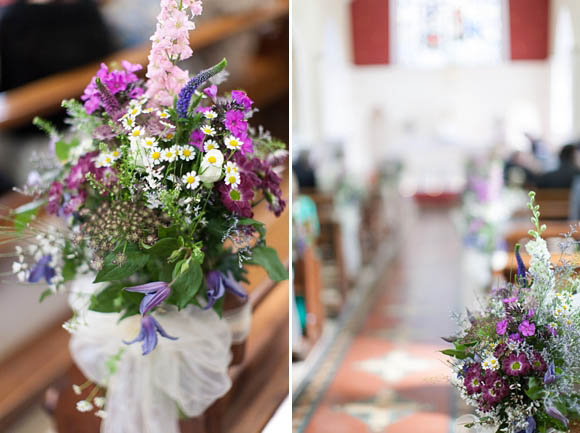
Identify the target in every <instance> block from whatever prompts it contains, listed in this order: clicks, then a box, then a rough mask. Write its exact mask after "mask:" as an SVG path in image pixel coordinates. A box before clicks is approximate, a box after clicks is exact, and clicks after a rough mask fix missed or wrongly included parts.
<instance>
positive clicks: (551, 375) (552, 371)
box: [544, 362, 560, 385]
mask: <svg viewBox="0 0 580 433" xmlns="http://www.w3.org/2000/svg"><path fill="white" fill-rule="evenodd" d="M559 378H560V375H559V374H556V367H555V366H554V362H551V363H550V365H548V369H547V370H546V373H545V374H544V383H545V384H546V385H549V384H551V383H554V382H555V381H557V380H558V379H559Z"/></svg>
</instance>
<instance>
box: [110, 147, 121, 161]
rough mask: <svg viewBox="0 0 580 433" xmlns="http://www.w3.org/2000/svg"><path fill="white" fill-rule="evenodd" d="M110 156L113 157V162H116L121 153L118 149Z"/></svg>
mask: <svg viewBox="0 0 580 433" xmlns="http://www.w3.org/2000/svg"><path fill="white" fill-rule="evenodd" d="M111 156H112V157H113V161H116V160H118V159H119V158H120V157H121V151H120V150H119V149H116V150H113V151H112V152H111Z"/></svg>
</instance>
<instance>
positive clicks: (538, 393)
mask: <svg viewBox="0 0 580 433" xmlns="http://www.w3.org/2000/svg"><path fill="white" fill-rule="evenodd" d="M525 392H526V395H527V396H528V397H530V398H531V399H532V400H539V399H540V398H541V397H542V395H543V389H542V386H541V382H540V380H539V379H538V378H537V377H535V376H533V377H530V378H529V380H528V389H527V390H526V391H525Z"/></svg>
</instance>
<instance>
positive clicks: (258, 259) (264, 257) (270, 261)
mask: <svg viewBox="0 0 580 433" xmlns="http://www.w3.org/2000/svg"><path fill="white" fill-rule="evenodd" d="M248 263H250V264H253V265H258V266H262V267H263V268H264V269H265V270H266V272H267V273H268V276H269V277H270V279H271V280H272V281H275V282H279V281H284V280H287V279H288V271H287V270H286V268H285V267H284V265H283V264H282V262H281V261H280V258H279V257H278V253H277V252H276V250H275V249H273V248H270V247H266V246H263V245H261V246H258V247H256V248H254V249H253V250H252V258H251V259H250V260H249V261H248Z"/></svg>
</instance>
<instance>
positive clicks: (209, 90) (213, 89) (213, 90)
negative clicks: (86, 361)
mask: <svg viewBox="0 0 580 433" xmlns="http://www.w3.org/2000/svg"><path fill="white" fill-rule="evenodd" d="M217 90H218V89H217V86H216V85H215V84H212V85H211V86H209V87H206V88H205V89H203V93H205V94H206V95H207V96H209V97H210V98H211V100H212V101H215V100H216V98H217Z"/></svg>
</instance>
